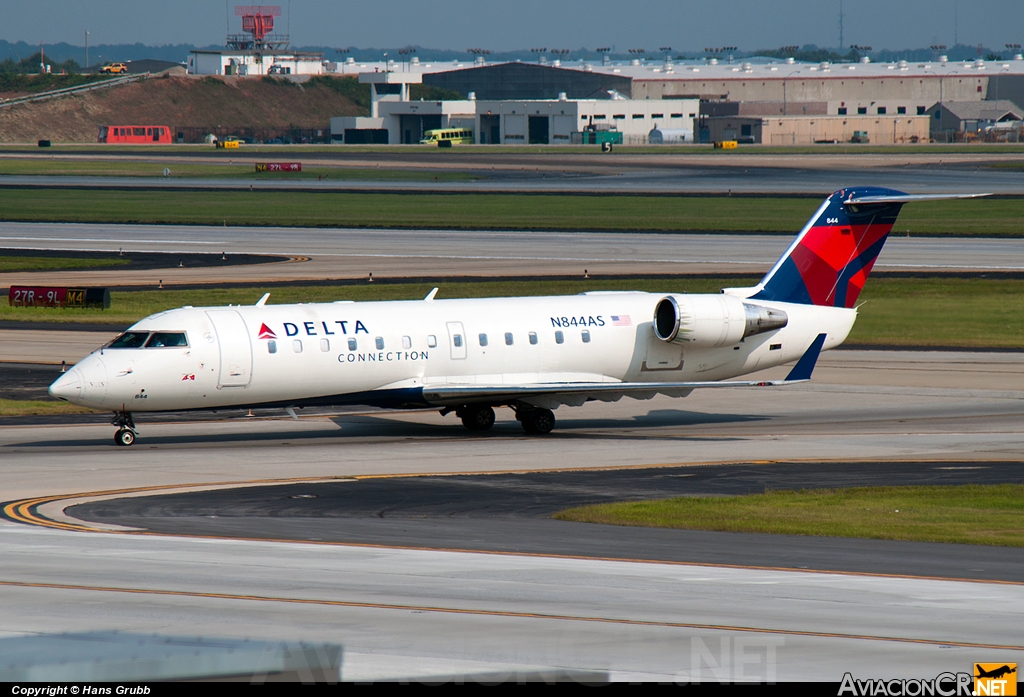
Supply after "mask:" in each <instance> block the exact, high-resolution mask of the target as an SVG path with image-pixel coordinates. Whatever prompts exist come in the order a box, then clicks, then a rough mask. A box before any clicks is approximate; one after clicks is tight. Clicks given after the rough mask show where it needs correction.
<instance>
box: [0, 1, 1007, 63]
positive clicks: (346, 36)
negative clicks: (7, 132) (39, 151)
mask: <svg viewBox="0 0 1024 697" xmlns="http://www.w3.org/2000/svg"><path fill="white" fill-rule="evenodd" d="M278 1H279V2H281V4H282V6H283V8H284V13H285V15H286V16H282V17H281V18H280V25H279V26H280V28H281V29H284V28H286V26H287V24H288V18H287V14H288V5H289V2H288V0H278ZM4 4H5V8H4V10H3V22H2V24H0V39H6V40H7V41H12V42H13V41H26V42H28V43H38V42H39V41H43V42H46V43H58V42H61V41H66V42H68V43H71V44H74V45H79V46H80V45H82V43H83V31H84V30H86V29H88V30H89V32H90V37H89V43H90V44H92V45H95V44H100V43H107V44H121V43H136V42H138V43H144V44H150V45H161V44H177V43H189V44H195V45H207V44H219V43H221V42H222V41H223V37H224V34H225V19H226V17H225V15H226V12H225V4H224V3H223V2H209V1H200V0H170V1H169V0H162V1H161V2H155V1H154V0H90V1H89V2H84V1H83V0H34V1H33V2H27V3H15V2H12V3H11V4H10V5H7V3H4ZM228 4H229V6H230V8H229V12H230V20H231V23H232V31H238V19H237V18H235V17H234V10H233V7H234V4H235V3H234V2H230V3H228ZM290 4H291V21H290V29H291V35H292V41H293V43H295V44H299V45H323V46H359V47H370V46H373V47H386V46H390V47H395V46H404V45H420V46H428V47H432V48H450V49H457V50H462V49H465V48H467V47H482V48H489V49H492V50H498V51H503V50H511V49H521V48H529V47H533V46H538V47H541V46H543V47H547V48H579V47H583V46H585V47H587V48H595V47H597V46H611V45H614V46H615V47H616V49H617V50H619V51H625V49H627V48H634V47H637V48H639V47H643V48H646V49H647V50H648V51H650V50H651V49H652V48H655V49H656V48H657V47H659V46H672V47H673V49H675V50H676V51H680V52H682V51H699V50H701V49H703V48H704V47H707V46H722V45H732V46H739V47H740V48H741V49H744V50H750V49H757V48H773V47H779V46H784V45H789V44H800V45H802V44H808V43H813V44H817V45H819V46H829V47H834V46H837V45H838V43H839V28H838V24H839V0H784V1H776V2H772V1H771V0H717V1H715V0H711V1H709V0H702V1H700V2H693V1H691V0H635V1H634V2H623V0H616V1H615V2H612V1H611V0H556V1H552V0H505V2H479V0H472V1H471V0H445V1H444V2H437V1H436V0H417V1H416V2H413V1H411V0H381V1H379V2H339V1H338V0H292V1H291V3H290ZM843 5H844V9H845V32H844V38H845V43H846V44H847V45H849V44H851V43H853V44H861V45H871V46H873V47H874V48H875V49H882V48H893V49H900V48H912V47H922V46H927V45H929V44H933V43H943V44H948V45H952V44H953V38H954V14H955V15H956V16H957V17H958V22H957V23H956V24H957V27H956V33H957V38H958V39H959V41H960V43H963V44H972V45H973V44H978V43H984V44H985V45H986V46H988V47H995V48H1002V47H1003V45H1004V44H1006V43H1024V1H1022V0H974V1H973V2H968V1H967V0H844V3H843Z"/></svg>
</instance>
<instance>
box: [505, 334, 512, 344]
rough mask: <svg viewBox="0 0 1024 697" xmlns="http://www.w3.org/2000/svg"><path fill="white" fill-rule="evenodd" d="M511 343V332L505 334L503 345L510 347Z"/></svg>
mask: <svg viewBox="0 0 1024 697" xmlns="http://www.w3.org/2000/svg"><path fill="white" fill-rule="evenodd" d="M512 341H513V339H512V332H505V345H506V346H511V345H512Z"/></svg>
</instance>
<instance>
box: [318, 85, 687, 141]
mask: <svg viewBox="0 0 1024 697" xmlns="http://www.w3.org/2000/svg"><path fill="white" fill-rule="evenodd" d="M421 79H423V75H422V74H420V73H411V72H405V73H402V72H375V73H362V74H360V76H359V81H360V82H363V83H367V84H369V85H370V116H369V117H354V116H343V117H335V118H332V119H331V140H332V141H333V142H337V143H349V144H357V143H392V144H393V143H403V144H411V143H419V142H420V140H421V139H422V138H423V137H424V134H425V133H426V132H427V131H429V130H431V129H436V128H471V129H473V133H474V136H475V139H476V142H477V143H484V144H495V145H497V144H522V145H528V144H559V143H563V144H569V143H572V142H574V140H576V141H578V140H579V139H580V137H579V136H580V134H581V133H583V132H584V131H587V130H594V131H596V130H602V131H606V130H608V131H617V132H618V133H621V134H622V137H623V139H624V141H625V142H646V138H647V137H648V134H649V133H650V132H651V131H652V130H654V129H660V130H668V131H672V132H688V133H689V134H690V137H689V139H690V140H692V139H693V124H694V121H695V119H696V118H697V110H698V107H699V102H698V101H697V100H696V99H667V100H633V99H621V98H619V99H570V98H569V97H568V96H567V95H565V94H564V93H563V94H562V95H559V96H558V98H556V99H478V98H477V95H475V94H471V95H470V96H471V99H465V100H454V101H442V102H428V101H409V97H408V94H409V92H408V86H409V85H410V84H417V83H419V82H420V81H421Z"/></svg>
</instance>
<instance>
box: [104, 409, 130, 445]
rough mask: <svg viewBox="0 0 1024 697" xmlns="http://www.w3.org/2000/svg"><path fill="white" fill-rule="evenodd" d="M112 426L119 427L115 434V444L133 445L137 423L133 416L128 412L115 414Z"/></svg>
mask: <svg viewBox="0 0 1024 697" xmlns="http://www.w3.org/2000/svg"><path fill="white" fill-rule="evenodd" d="M110 423H111V424H112V425H114V426H117V433H115V434H114V443H115V444H117V445H125V446H127V445H132V444H133V443H134V442H135V422H134V421H132V415H131V414H129V413H128V412H126V411H119V412H117V413H116V414H114V419H113V421H111V422H110Z"/></svg>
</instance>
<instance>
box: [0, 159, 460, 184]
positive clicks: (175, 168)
mask: <svg viewBox="0 0 1024 697" xmlns="http://www.w3.org/2000/svg"><path fill="white" fill-rule="evenodd" d="M165 168H166V169H168V170H170V174H169V175H168V178H170V179H197V178H204V179H228V180H232V179H235V180H237V179H244V180H246V181H249V180H251V181H262V180H265V179H273V180H280V179H289V180H291V179H298V180H303V179H317V178H319V177H326V178H328V179H356V180H373V181H375V180H381V181H391V180H398V181H434V180H437V181H465V180H468V179H472V178H473V177H472V175H470V174H467V173H464V172H446V171H436V172H435V171H426V170H415V169H376V168H373V169H371V168H365V167H363V168H360V167H323V166H317V167H309V166H304V167H303V170H302V171H301V172H256V171H255V165H254V163H252V162H249V163H245V164H220V163H217V162H211V163H209V164H184V163H181V164H179V163H173V162H171V163H161V162H133V161H130V160H113V159H112V160H63V159H62V160H54V159H45V160H44V159H17V158H6V159H4V158H0V177H3V176H50V177H160V178H163V177H164V169H165ZM0 181H2V180H0Z"/></svg>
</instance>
